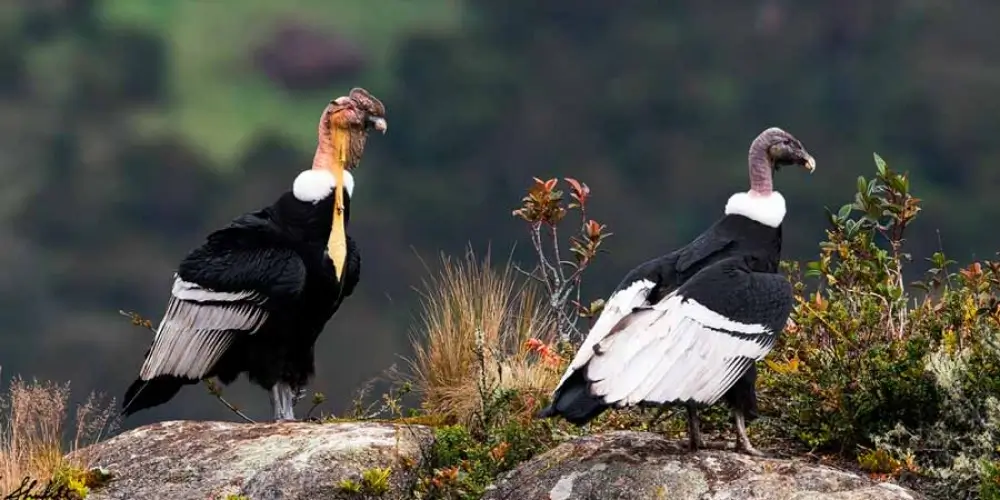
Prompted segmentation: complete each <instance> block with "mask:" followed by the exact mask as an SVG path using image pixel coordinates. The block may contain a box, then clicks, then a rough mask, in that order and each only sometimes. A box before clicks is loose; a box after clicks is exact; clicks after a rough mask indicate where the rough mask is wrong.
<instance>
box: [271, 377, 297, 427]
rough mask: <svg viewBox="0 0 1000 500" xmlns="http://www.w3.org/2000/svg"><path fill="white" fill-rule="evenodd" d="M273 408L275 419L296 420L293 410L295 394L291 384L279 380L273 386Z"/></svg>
mask: <svg viewBox="0 0 1000 500" xmlns="http://www.w3.org/2000/svg"><path fill="white" fill-rule="evenodd" d="M270 396H271V409H272V410H273V411H274V421H275V422H279V421H282V420H295V412H294V410H293V407H294V406H295V404H294V399H295V394H294V392H293V391H292V388H291V386H289V385H288V384H285V383H283V382H278V383H276V384H274V386H273V387H271V394H270Z"/></svg>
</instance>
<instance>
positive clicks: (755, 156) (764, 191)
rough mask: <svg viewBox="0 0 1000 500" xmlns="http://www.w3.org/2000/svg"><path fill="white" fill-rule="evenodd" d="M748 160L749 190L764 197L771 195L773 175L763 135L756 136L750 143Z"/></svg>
mask: <svg viewBox="0 0 1000 500" xmlns="http://www.w3.org/2000/svg"><path fill="white" fill-rule="evenodd" d="M748 160H749V163H750V190H751V191H753V192H755V193H757V194H760V195H764V196H767V195H769V194H771V191H773V190H774V181H773V179H772V176H773V175H774V173H773V167H772V166H771V159H770V157H769V156H768V154H767V140H766V139H765V137H764V134H761V135H759V136H757V138H756V139H754V141H753V142H752V143H750V154H749V156H748Z"/></svg>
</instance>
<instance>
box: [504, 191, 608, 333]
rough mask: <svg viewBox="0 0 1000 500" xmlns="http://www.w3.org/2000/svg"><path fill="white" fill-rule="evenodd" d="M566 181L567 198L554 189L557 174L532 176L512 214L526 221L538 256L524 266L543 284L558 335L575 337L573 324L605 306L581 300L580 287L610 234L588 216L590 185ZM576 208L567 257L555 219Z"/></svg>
mask: <svg viewBox="0 0 1000 500" xmlns="http://www.w3.org/2000/svg"><path fill="white" fill-rule="evenodd" d="M564 180H565V181H566V184H568V185H569V188H570V192H569V197H570V201H569V203H565V202H564V200H563V191H561V190H559V189H557V188H558V183H559V181H558V180H557V179H548V180H544V181H543V180H541V179H539V178H537V177H536V178H534V184H533V185H532V186H531V187H530V188H529V189H528V193H527V195H526V196H525V197H524V198H522V199H521V207H520V208H518V209H517V210H514V212H513V215H514V216H516V217H520V218H521V219H522V220H524V221H525V222H527V223H528V226H529V234H530V235H531V244H532V247H533V248H534V250H535V255H536V256H537V258H538V262H537V263H536V264H535V268H534V269H532V270H531V271H530V272H527V271H523V270H522V272H524V273H525V274H526V275H528V276H530V277H531V278H532V279H535V280H537V281H538V282H540V283H542V284H543V285H544V286H545V290H546V292H547V293H548V296H549V301H548V303H549V306H550V307H551V308H552V309H553V310H554V311H555V313H556V317H557V319H558V328H559V335H560V337H561V338H562V340H565V341H569V342H572V343H574V344H575V343H578V342H579V341H580V340H582V334H581V332H580V330H579V329H578V328H577V326H576V325H577V320H579V318H581V317H582V318H593V317H595V316H596V315H597V314H599V313H600V312H601V309H602V308H603V307H604V301H603V300H596V301H593V302H591V303H590V304H588V305H583V304H582V303H581V302H580V287H581V284H582V278H583V273H584V271H586V270H587V268H588V267H589V266H590V264H591V263H592V262H593V260H594V257H596V256H597V254H598V252H600V251H601V250H600V247H601V243H602V242H603V241H604V239H605V238H607V237H608V236H611V233H610V232H608V231H607V226H605V225H604V224H601V223H599V222H597V221H596V220H594V219H591V218H588V217H587V201H588V199H589V198H590V187H589V186H587V185H586V184H584V183H582V182H580V181H578V180H576V179H572V178H568V177H567V178H565V179H564ZM572 211H576V212H577V214H578V215H579V221H580V222H579V224H580V225H579V226H578V227H579V229H578V232H577V233H576V234H574V235H572V236H570V238H569V252H570V253H571V254H572V257H571V258H566V257H564V256H563V253H562V251H561V246H560V238H559V225H560V223H561V222H563V220H564V219H565V218H566V216H567V215H568V214H569V213H570V212H572Z"/></svg>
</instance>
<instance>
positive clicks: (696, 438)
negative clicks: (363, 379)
mask: <svg viewBox="0 0 1000 500" xmlns="http://www.w3.org/2000/svg"><path fill="white" fill-rule="evenodd" d="M687 412H688V441H689V444H690V446H691V451H697V450H698V449H699V448H704V447H705V441H704V440H703V439H702V438H701V422H700V421H699V420H698V409H697V408H695V406H694V405H688V407H687Z"/></svg>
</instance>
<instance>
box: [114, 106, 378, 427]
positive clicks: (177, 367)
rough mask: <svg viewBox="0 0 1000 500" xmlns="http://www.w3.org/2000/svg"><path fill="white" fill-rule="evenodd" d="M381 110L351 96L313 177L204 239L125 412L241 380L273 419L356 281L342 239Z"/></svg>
mask: <svg viewBox="0 0 1000 500" xmlns="http://www.w3.org/2000/svg"><path fill="white" fill-rule="evenodd" d="M371 130H377V131H380V132H382V133H385V130H386V121H385V107H384V106H383V105H382V102H381V101H379V100H378V99H376V98H375V97H374V96H372V95H371V94H370V93H368V91H366V90H364V89H361V88H355V89H353V90H351V92H350V94H349V95H347V96H344V97H339V98H337V99H335V100H333V101H331V102H330V104H329V105H328V106H327V107H326V109H325V110H323V115H322V117H321V118H320V122H319V129H318V135H319V140H318V145H317V147H316V154H315V156H314V157H313V166H312V169H310V170H306V171H304V172H302V173H300V174H299V175H298V177H296V179H295V182H294V183H293V185H292V189H291V190H290V191H287V192H285V193H284V194H282V195H281V196H280V197H279V198H278V200H277V201H276V202H275V203H274V204H272V205H271V206H269V207H266V208H264V209H262V210H259V211H256V212H250V213H247V214H244V215H242V216H240V217H238V218H236V219H235V220H233V221H232V222H231V223H230V224H229V225H228V226H226V227H224V228H222V229H219V230H218V231H215V232H213V233H211V234H209V235H208V237H207V238H206V241H205V242H204V243H203V244H202V245H201V246H199V247H198V248H195V249H194V250H193V251H191V252H190V253H189V254H188V255H187V257H185V258H184V260H183V261H181V264H180V266H179V267H178V269H177V272H176V274H175V275H174V282H173V288H172V290H171V294H170V299H169V301H168V302H167V311H166V314H165V315H164V316H163V319H162V320H161V321H160V325H159V327H158V328H157V329H156V335H155V337H154V339H153V345H152V346H151V347H150V349H149V351H148V352H147V353H146V359H145V361H144V363H143V365H142V368H141V369H140V372H139V378H138V379H137V380H136V381H135V382H134V383H132V385H131V386H130V387H129V388H128V390H127V391H126V392H125V397H124V400H123V413H124V414H125V415H126V416H127V415H131V414H132V413H135V412H137V411H139V410H142V409H145V408H150V407H153V406H157V405H160V404H163V403H165V402H167V401H169V400H170V399H171V398H172V397H173V396H174V395H175V394H177V391H179V390H180V389H181V387H183V386H184V385H187V384H193V383H196V382H198V381H199V380H202V379H206V378H210V377H217V378H218V379H219V380H220V381H221V382H222V383H224V384H229V383H232V382H233V381H234V380H236V378H237V377H239V376H240V374H242V373H246V374H247V376H248V377H249V379H250V381H251V382H253V383H254V384H256V385H258V386H260V387H263V388H264V389H266V390H268V391H270V397H271V406H272V409H273V411H274V419H275V420H293V419H294V418H295V416H294V412H293V407H294V405H295V403H296V402H298V400H299V399H301V397H302V395H303V394H304V393H305V387H306V385H307V384H308V383H309V381H310V379H311V378H312V376H313V373H314V364H313V345H314V344H315V342H316V339H317V338H318V336H319V334H320V332H322V330H323V327H324V326H325V325H326V323H327V322H328V321H329V320H330V318H331V317H332V316H333V314H334V313H335V312H336V311H337V309H338V308H339V307H340V304H341V303H342V302H343V300H344V299H345V298H346V297H348V296H350V295H351V293H352V292H353V291H354V288H355V286H356V285H357V284H358V280H359V278H360V272H361V254H360V253H359V252H358V248H357V245H356V243H355V242H354V240H353V239H351V238H350V237H349V236H348V235H347V232H346V230H347V225H348V222H349V217H350V206H351V197H352V195H353V193H354V177H353V175H352V174H351V172H350V171H351V170H353V169H355V168H357V166H358V163H359V161H360V160H361V156H362V154H363V153H364V148H365V142H366V140H367V137H368V133H369V132H370V131H371Z"/></svg>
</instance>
